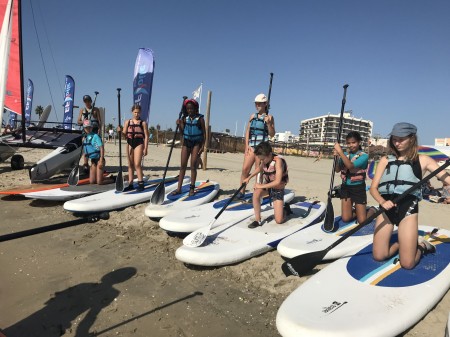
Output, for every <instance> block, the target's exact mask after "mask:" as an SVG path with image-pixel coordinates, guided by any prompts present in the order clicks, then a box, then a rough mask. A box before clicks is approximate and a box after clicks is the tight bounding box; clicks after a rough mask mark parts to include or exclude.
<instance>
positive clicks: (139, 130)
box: [127, 119, 145, 139]
mask: <svg viewBox="0 0 450 337" xmlns="http://www.w3.org/2000/svg"><path fill="white" fill-rule="evenodd" d="M132 121H133V120H132V119H130V120H129V121H128V129H127V139H135V138H142V139H143V138H144V137H145V133H144V128H143V127H142V120H139V124H131V122H132Z"/></svg>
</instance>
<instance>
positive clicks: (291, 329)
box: [276, 226, 450, 337]
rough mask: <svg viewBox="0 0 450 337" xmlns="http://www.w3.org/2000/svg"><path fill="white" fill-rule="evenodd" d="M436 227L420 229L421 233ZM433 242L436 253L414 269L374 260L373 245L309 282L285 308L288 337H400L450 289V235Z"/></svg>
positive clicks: (282, 324)
mask: <svg viewBox="0 0 450 337" xmlns="http://www.w3.org/2000/svg"><path fill="white" fill-rule="evenodd" d="M433 228H434V227H428V226H420V227H419V230H420V231H421V233H420V234H422V235H423V234H425V233H424V232H430V231H431V230H433ZM433 237H434V238H435V240H431V242H432V243H434V244H435V245H436V253H435V254H428V255H426V256H424V257H423V258H422V259H421V261H420V263H419V264H418V265H417V266H416V267H415V268H414V269H412V270H406V269H403V268H401V267H400V264H399V263H398V262H397V261H396V260H395V259H396V257H398V255H397V256H396V257H395V256H394V257H393V258H391V259H390V260H387V261H385V262H376V261H375V260H374V259H373V258H372V245H371V244H370V245H368V246H366V247H365V248H363V249H361V250H360V251H358V252H356V253H355V254H354V255H353V256H349V257H345V258H342V259H339V260H337V261H335V262H333V263H332V264H330V265H329V266H327V267H326V268H324V269H323V270H321V271H320V272H318V273H317V274H316V275H314V276H312V277H311V278H309V279H308V280H307V281H306V282H305V283H303V284H302V285H301V286H300V287H299V288H297V289H296V290H295V291H294V292H293V293H291V294H290V295H289V296H288V298H287V299H286V300H285V301H284V302H283V304H282V305H281V306H280V309H279V310H278V313H277V319H276V324H277V329H278V331H279V332H280V334H281V335H282V336H284V337H291V336H292V337H293V336H310V337H328V336H336V337H352V336H355V337H361V336H364V337H372V336H373V337H383V336H397V335H398V334H400V333H402V332H404V331H405V330H407V329H409V328H410V327H411V326H413V325H414V324H416V323H417V322H418V321H419V320H420V319H421V318H422V317H423V316H425V314H426V313H427V312H428V311H430V310H431V309H432V308H433V307H434V306H435V305H436V304H437V303H438V302H439V300H440V299H441V298H442V297H443V296H444V295H445V293H446V292H447V290H448V289H449V287H450V265H449V261H450V231H448V230H443V229H440V230H439V231H438V232H437V233H436V234H434V235H433Z"/></svg>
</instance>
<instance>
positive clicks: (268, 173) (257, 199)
mask: <svg viewBox="0 0 450 337" xmlns="http://www.w3.org/2000/svg"><path fill="white" fill-rule="evenodd" d="M255 156H256V157H258V160H259V162H260V166H259V167H258V169H256V170H255V171H254V172H253V173H252V174H251V175H250V176H249V177H248V178H246V179H244V180H243V182H244V183H246V184H248V183H249V181H250V179H252V178H253V177H254V176H256V175H257V174H261V175H262V176H263V178H264V179H260V181H261V182H260V183H258V182H257V183H255V191H254V192H253V209H254V211H255V221H253V222H252V223H251V224H250V225H248V227H249V228H256V227H258V226H261V225H262V224H261V197H262V196H263V194H266V193H267V190H269V194H270V197H271V198H272V199H273V209H274V215H275V222H276V223H278V224H281V223H283V222H284V220H285V214H284V211H285V210H286V213H287V214H286V215H289V214H290V208H289V206H288V205H286V208H283V204H284V189H285V187H286V184H287V183H288V181H289V176H288V168H287V164H286V161H285V160H284V158H283V157H282V156H279V155H277V154H275V153H273V152H272V147H271V146H270V144H269V143H268V142H262V143H260V144H258V145H257V146H256V147H255ZM262 180H263V181H262Z"/></svg>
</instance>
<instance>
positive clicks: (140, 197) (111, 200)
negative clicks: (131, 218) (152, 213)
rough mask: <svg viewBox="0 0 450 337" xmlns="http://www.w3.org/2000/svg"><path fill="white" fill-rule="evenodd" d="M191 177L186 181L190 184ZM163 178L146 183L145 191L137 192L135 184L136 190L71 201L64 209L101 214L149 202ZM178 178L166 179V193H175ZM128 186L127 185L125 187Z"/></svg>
mask: <svg viewBox="0 0 450 337" xmlns="http://www.w3.org/2000/svg"><path fill="white" fill-rule="evenodd" d="M189 180H190V177H185V179H184V181H185V182H189ZM161 181H162V178H158V179H152V180H147V181H144V190H143V191H141V192H138V191H136V188H137V182H136V180H135V181H134V183H133V187H134V189H133V190H131V191H127V192H117V191H116V190H115V189H114V190H111V191H107V192H103V193H98V194H95V195H89V196H86V197H83V198H80V199H75V200H69V201H66V202H65V203H64V209H65V210H67V211H69V212H76V213H99V212H104V211H112V210H116V209H122V208H125V207H128V206H132V205H136V204H139V203H142V202H148V201H149V200H150V198H151V197H152V195H153V192H154V191H155V189H156V187H157V186H158V185H159V183H160V182H161ZM177 183H178V177H166V179H165V183H164V186H165V191H167V192H170V191H173V190H174V189H175V188H176V187H177ZM126 186H128V185H127V183H125V187H126Z"/></svg>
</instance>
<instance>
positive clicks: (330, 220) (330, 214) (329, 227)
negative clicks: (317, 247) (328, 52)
mask: <svg viewBox="0 0 450 337" xmlns="http://www.w3.org/2000/svg"><path fill="white" fill-rule="evenodd" d="M347 88H348V84H345V85H344V97H343V98H342V105H341V116H340V118H339V128H338V135H337V139H336V143H340V142H341V134H342V121H343V119H344V107H345V102H346V99H345V96H346V95H347ZM325 141H327V140H326V139H325ZM337 162H338V158H337V157H334V160H333V170H332V171H331V180H330V189H329V191H328V199H327V209H326V213H325V220H324V222H323V229H324V230H325V231H326V232H332V231H333V230H334V209H333V203H332V202H331V192H332V190H333V185H334V174H335V170H336V164H337Z"/></svg>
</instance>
